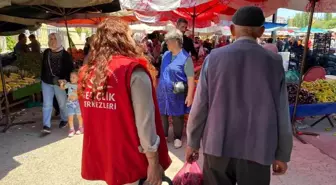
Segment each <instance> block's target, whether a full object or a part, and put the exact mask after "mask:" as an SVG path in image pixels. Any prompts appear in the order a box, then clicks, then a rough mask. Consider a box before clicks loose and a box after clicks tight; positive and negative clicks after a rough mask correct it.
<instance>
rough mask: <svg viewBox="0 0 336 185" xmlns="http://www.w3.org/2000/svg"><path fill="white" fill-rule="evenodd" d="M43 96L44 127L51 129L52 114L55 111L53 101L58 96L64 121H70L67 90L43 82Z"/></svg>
mask: <svg viewBox="0 0 336 185" xmlns="http://www.w3.org/2000/svg"><path fill="white" fill-rule="evenodd" d="M42 95H43V109H42V113H43V126H47V127H49V128H50V127H51V114H52V110H53V99H54V96H56V99H57V102H58V105H59V108H60V115H61V120H62V121H67V120H68V118H67V117H68V115H67V112H66V101H67V95H66V92H65V90H62V89H61V88H60V87H59V86H57V85H51V84H47V83H44V82H42Z"/></svg>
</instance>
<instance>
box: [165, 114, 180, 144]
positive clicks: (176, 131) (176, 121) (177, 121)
mask: <svg viewBox="0 0 336 185" xmlns="http://www.w3.org/2000/svg"><path fill="white" fill-rule="evenodd" d="M168 117H169V116H167V115H161V119H162V123H163V130H164V133H165V136H166V137H168V131H169V121H168ZM172 119H173V130H174V140H175V139H179V140H181V138H182V133H183V128H184V115H182V116H172Z"/></svg>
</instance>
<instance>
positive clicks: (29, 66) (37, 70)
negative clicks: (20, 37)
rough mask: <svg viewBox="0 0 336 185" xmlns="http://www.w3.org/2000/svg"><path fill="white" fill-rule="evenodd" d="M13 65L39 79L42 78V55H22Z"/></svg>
mask: <svg viewBox="0 0 336 185" xmlns="http://www.w3.org/2000/svg"><path fill="white" fill-rule="evenodd" d="M12 65H13V66H16V67H17V68H19V69H21V70H24V71H26V72H27V73H29V74H30V75H33V76H35V77H37V78H38V77H40V76H41V65H42V54H40V53H31V52H29V53H23V54H20V55H18V56H17V59H16V61H15V62H14V63H13V64H12ZM6 67H7V66H6ZM14 73H16V71H14Z"/></svg>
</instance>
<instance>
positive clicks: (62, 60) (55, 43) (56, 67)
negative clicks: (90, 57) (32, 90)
mask: <svg viewBox="0 0 336 185" xmlns="http://www.w3.org/2000/svg"><path fill="white" fill-rule="evenodd" d="M48 38H49V41H48V45H49V48H48V49H46V50H45V51H44V53H43V59H42V73H41V80H42V95H43V130H42V132H44V133H47V134H48V133H50V132H51V122H50V121H51V114H52V109H53V98H54V96H56V99H57V102H58V105H59V108H60V115H61V121H60V124H59V128H64V127H65V126H66V125H67V113H66V101H67V95H66V92H65V90H62V89H61V88H60V87H59V81H60V80H66V81H70V73H71V72H72V71H73V69H74V67H73V62H72V57H71V55H70V54H69V53H68V52H67V51H66V50H65V49H64V48H63V46H62V40H61V37H60V35H58V34H57V33H51V34H50V35H49V37H48Z"/></svg>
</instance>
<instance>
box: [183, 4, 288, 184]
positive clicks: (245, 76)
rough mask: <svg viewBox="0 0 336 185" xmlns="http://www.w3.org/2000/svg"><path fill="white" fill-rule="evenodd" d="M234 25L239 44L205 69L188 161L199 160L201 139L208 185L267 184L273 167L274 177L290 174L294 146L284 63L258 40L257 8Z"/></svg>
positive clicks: (216, 54) (190, 127)
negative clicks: (288, 172) (289, 163)
mask: <svg viewBox="0 0 336 185" xmlns="http://www.w3.org/2000/svg"><path fill="white" fill-rule="evenodd" d="M232 22H233V25H231V27H230V28H231V33H232V35H233V36H235V37H236V38H237V40H236V41H235V42H234V43H232V44H230V45H228V46H226V47H221V48H218V49H214V50H212V52H211V53H210V55H208V57H207V59H205V62H204V64H203V67H202V71H201V75H200V78H199V82H198V85H197V90H196V94H195V99H194V102H193V105H192V108H191V112H190V114H189V120H188V123H187V142H188V147H187V149H186V160H187V161H188V162H192V161H194V160H195V159H196V158H197V156H198V150H199V148H200V143H201V140H202V144H203V145H202V146H203V150H204V151H203V153H204V165H203V168H204V169H203V174H204V184H211V185H215V184H220V185H235V184H236V183H238V184H239V185H269V184H270V177H271V175H270V172H271V169H270V168H271V166H273V174H274V175H282V174H284V173H286V171H287V162H289V161H290V156H291V151H292V147H293V138H292V128H291V124H290V119H289V107H288V99H287V87H286V82H285V72H284V69H283V66H282V58H281V56H280V55H278V54H276V53H273V52H271V51H268V50H265V49H264V48H263V47H262V46H260V45H259V44H258V43H257V41H256V39H257V38H259V37H261V36H262V34H263V32H264V30H265V28H264V27H263V24H264V22H265V17H264V14H263V11H262V10H261V9H260V8H259V7H254V6H248V7H243V8H241V9H239V10H238V11H237V12H236V13H235V14H234V16H233V17H232ZM242 66H243V67H242ZM239 73H241V75H237V74H239Z"/></svg>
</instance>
